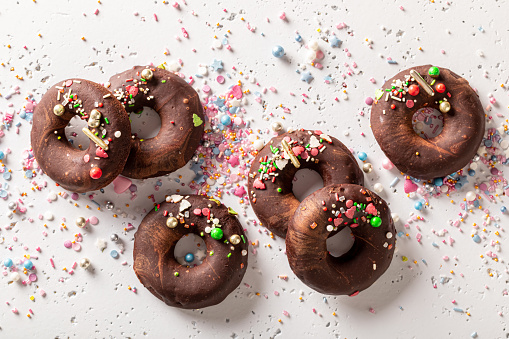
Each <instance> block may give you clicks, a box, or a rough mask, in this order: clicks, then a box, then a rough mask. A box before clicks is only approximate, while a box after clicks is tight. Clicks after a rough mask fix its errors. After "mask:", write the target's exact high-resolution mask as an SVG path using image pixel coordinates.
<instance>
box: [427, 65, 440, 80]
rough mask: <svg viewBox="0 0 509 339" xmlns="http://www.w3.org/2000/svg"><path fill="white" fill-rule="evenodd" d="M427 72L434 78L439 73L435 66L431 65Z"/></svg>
mask: <svg viewBox="0 0 509 339" xmlns="http://www.w3.org/2000/svg"><path fill="white" fill-rule="evenodd" d="M428 74H429V76H430V77H432V78H436V77H438V76H439V75H440V70H439V69H438V67H436V66H431V67H430V68H429V70H428Z"/></svg>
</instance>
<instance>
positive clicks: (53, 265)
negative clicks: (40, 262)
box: [49, 258, 55, 268]
mask: <svg viewBox="0 0 509 339" xmlns="http://www.w3.org/2000/svg"><path fill="white" fill-rule="evenodd" d="M49 262H50V263H51V267H53V268H55V263H54V262H53V259H52V258H49Z"/></svg>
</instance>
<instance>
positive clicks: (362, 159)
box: [357, 152, 368, 161]
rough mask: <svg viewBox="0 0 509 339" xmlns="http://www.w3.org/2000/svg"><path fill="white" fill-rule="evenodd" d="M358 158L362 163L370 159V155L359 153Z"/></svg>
mask: <svg viewBox="0 0 509 339" xmlns="http://www.w3.org/2000/svg"><path fill="white" fill-rule="evenodd" d="M357 157H358V158H359V160H360V161H364V160H366V159H367V158H368V155H367V154H366V153H365V152H359V153H357Z"/></svg>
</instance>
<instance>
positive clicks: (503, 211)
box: [4, 206, 507, 266]
mask: <svg viewBox="0 0 509 339" xmlns="http://www.w3.org/2000/svg"><path fill="white" fill-rule="evenodd" d="M506 211H507V207H505V206H502V207H500V212H502V213H505V212H506ZM4 265H5V261H4ZM5 266H7V265H5Z"/></svg>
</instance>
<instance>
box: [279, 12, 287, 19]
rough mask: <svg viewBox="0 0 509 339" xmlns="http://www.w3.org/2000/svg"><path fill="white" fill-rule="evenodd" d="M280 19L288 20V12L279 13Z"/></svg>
mask: <svg viewBox="0 0 509 339" xmlns="http://www.w3.org/2000/svg"><path fill="white" fill-rule="evenodd" d="M279 19H281V20H286V13H285V12H281V14H279Z"/></svg>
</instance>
